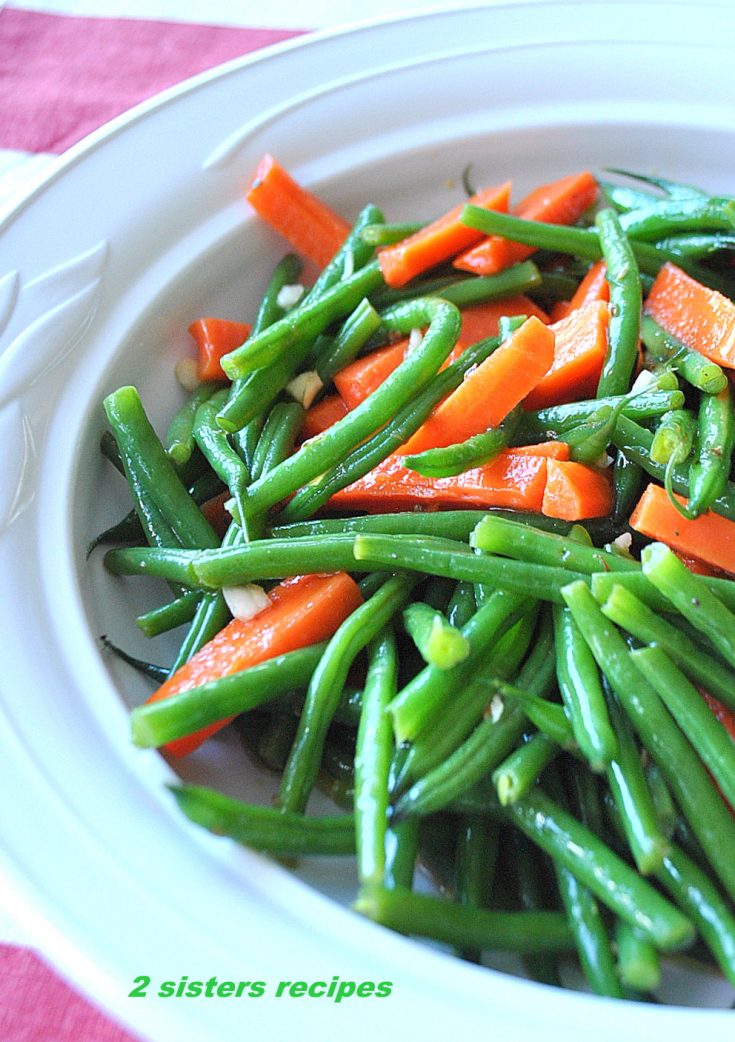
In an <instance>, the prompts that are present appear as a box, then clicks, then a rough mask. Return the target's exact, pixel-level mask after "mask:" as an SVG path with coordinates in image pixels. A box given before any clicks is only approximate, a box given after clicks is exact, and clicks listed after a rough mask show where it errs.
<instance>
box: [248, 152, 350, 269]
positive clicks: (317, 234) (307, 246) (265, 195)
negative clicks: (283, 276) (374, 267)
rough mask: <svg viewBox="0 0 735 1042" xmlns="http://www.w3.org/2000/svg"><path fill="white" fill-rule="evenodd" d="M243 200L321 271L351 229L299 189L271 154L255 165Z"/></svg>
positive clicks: (320, 203) (313, 196) (320, 201)
mask: <svg viewBox="0 0 735 1042" xmlns="http://www.w3.org/2000/svg"><path fill="white" fill-rule="evenodd" d="M245 198H246V199H247V201H248V202H249V203H250V205H251V206H252V207H253V209H254V210H255V212H256V213H257V214H258V215H259V216H260V217H262V218H263V220H264V221H267V222H268V224H269V225H270V226H271V228H273V229H274V230H275V231H277V232H278V233H279V234H280V235H282V236H283V237H284V238H285V239H288V241H289V242H290V243H291V245H292V246H293V248H294V249H295V250H296V251H297V252H298V253H303V254H304V255H305V256H306V257H308V258H309V259H310V260H313V261H314V263H315V264H318V265H319V267H320V268H323V267H324V266H325V265H326V264H328V263H329V261H330V260H331V259H332V257H333V256H334V254H335V253H336V252H337V250H338V249H339V247H340V246H341V245H342V243H343V242H344V241H345V239H346V238H347V233H348V232H349V230H350V226H349V224H348V223H347V221H345V220H344V218H343V217H340V216H339V214H336V213H335V212H334V210H332V209H331V208H330V207H329V206H327V204H326V203H324V202H322V200H321V199H319V198H318V197H317V196H315V195H314V194H313V193H312V192H309V191H308V190H307V189H306V188H302V186H301V185H300V184H298V182H296V181H294V179H293V178H292V177H291V175H290V174H289V173H287V172H286V170H284V168H283V167H282V166H281V164H280V163H279V162H278V161H277V160H276V159H274V158H273V156H271V155H265V156H263V158H262V159H261V161H260V163H258V166H257V168H256V170H255V174H254V175H253V179H252V181H251V182H250V187H249V188H248V190H247V192H246V193H245Z"/></svg>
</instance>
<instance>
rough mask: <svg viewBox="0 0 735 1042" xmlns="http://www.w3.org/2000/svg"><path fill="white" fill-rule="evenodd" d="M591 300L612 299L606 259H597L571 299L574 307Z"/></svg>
mask: <svg viewBox="0 0 735 1042" xmlns="http://www.w3.org/2000/svg"><path fill="white" fill-rule="evenodd" d="M591 300H604V301H605V302H606V303H607V301H609V300H610V286H609V285H608V281H607V267H606V265H605V262H604V261H596V262H595V263H594V264H593V265H592V267H591V268H590V270H589V271H588V272H587V274H586V275H585V277H584V278H583V279H582V281H581V282H580V284H579V285H578V286H577V292H576V293H575V294H574V296H573V297H572V299H571V300H570V301H569V303H570V304H571V306H572V308H581V307H582V306H583V305H584V304H589V302H590V301H591Z"/></svg>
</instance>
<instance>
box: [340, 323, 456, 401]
mask: <svg viewBox="0 0 735 1042" xmlns="http://www.w3.org/2000/svg"><path fill="white" fill-rule="evenodd" d="M408 343H409V341H408V340H407V339H403V340H399V341H398V343H396V344H389V345H388V347H381V348H379V349H378V350H377V351H373V352H372V353H371V354H369V355H365V356H364V358H356V359H355V361H354V362H350V364H349V365H346V366H345V367H344V369H342V370H340V372H339V373H337V374H336V375H335V377H334V386H335V387H336V388H337V390H338V391H339V393H340V395H341V397H342V400H343V401H344V403H345V405H346V406H347V407H348V409H354V408H355V407H356V406H357V405H359V404H360V402H362V401H364V399H365V398H367V396H368V395H369V394H372V393H373V391H375V390H376V389H377V388H378V387H380V385H381V384H382V382H383V380H386V379H387V378H388V377H389V376H390V374H391V373H392V372H393V370H394V369H397V368H398V366H399V365H400V364H401V362H402V361H403V359H404V358H405V357H406V349H407V348H408ZM464 348H465V345H464V343H463V342H462V341H458V342H457V343H456V344H455V345H454V347H453V348H452V350H451V352H450V354H449V357H448V358H447V360H446V361H445V362H444V365H442V366H441V368H442V369H444V368H446V366H448V365H451V364H452V362H456V360H457V359H458V358H459V356H460V355H461V354H462V352H463V351H464Z"/></svg>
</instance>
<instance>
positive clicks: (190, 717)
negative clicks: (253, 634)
mask: <svg viewBox="0 0 735 1042" xmlns="http://www.w3.org/2000/svg"><path fill="white" fill-rule="evenodd" d="M324 648H325V644H323V643H322V644H312V645H310V646H309V647H306V648H301V649H299V650H298V651H290V652H288V653H287V654H285V655H277V656H276V657H275V658H272V659H268V660H267V661H266V662H262V663H259V664H258V665H255V666H250V667H249V668H248V669H245V670H242V671H240V672H239V673H232V674H231V675H229V676H225V677H221V678H219V679H218V680H210V681H209V682H208V683H206V684H201V685H200V686H199V687H195V688H191V689H190V690H188V691H181V692H180V693H179V694H178V695H177V696H176V698H164V699H161V700H160V701H158V702H147V703H146V704H145V705H141V706H136V707H135V709H133V712H132V714H131V718H130V727H131V733H132V738H133V742H134V743H135V744H136V745H138V746H140V747H141V748H145V749H151V748H156V747H158V746H161V745H166V744H167V743H168V742H172V741H174V740H176V739H177V738H184V737H186V736H187V735H190V734H194V733H195V732H196V731H200V730H201V729H202V728H203V727H207V726H209V724H213V723H217V722H218V721H220V720H225V719H226V718H227V717H230V716H236V715H238V714H239V713H246V712H248V710H250V709H255V708H256V707H257V706H260V705H263V704H264V703H266V702H270V701H271V700H273V699H275V698H278V697H279V696H281V695H284V694H286V693H287V692H288V691H292V690H293V689H294V688H299V687H304V688H305V687H306V686H307V685H308V683H309V680H310V678H311V676H312V674H313V672H314V670H315V669H316V667H317V664H318V663H319V660H320V658H321V656H322V654H323V652H324Z"/></svg>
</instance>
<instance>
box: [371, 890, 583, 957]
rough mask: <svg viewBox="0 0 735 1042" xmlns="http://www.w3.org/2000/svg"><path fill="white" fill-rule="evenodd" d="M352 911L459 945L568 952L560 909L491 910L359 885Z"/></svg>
mask: <svg viewBox="0 0 735 1042" xmlns="http://www.w3.org/2000/svg"><path fill="white" fill-rule="evenodd" d="M353 907H354V909H355V911H357V912H360V913H361V914H362V915H365V916H367V917H368V918H369V919H372V920H373V921H374V922H377V923H381V924H382V925H383V926H389V927H390V928H391V929H393V930H398V931H399V932H401V933H408V934H414V935H418V936H421V937H431V938H433V939H434V940H437V941H444V942H445V943H446V944H453V945H455V946H458V947H470V948H479V949H480V950H484V949H492V950H507V951H515V952H547V951H566V950H568V949H569V947H570V946H571V943H572V942H571V936H570V931H569V927H568V926H567V923H566V920H565V918H564V916H563V915H561V914H560V913H559V912H546V911H542V912H490V911H487V910H486V909H484V908H474V907H472V906H470V905H458V904H452V903H451V902H449V901H446V900H442V899H441V898H438V897H428V896H426V895H425V894H415V893H413V892H412V891H410V890H404V889H402V888H396V889H394V890H387V889H385V888H384V887H369V888H363V889H362V890H361V891H360V894H359V896H358V898H357V901H356V902H355V904H354V906H353Z"/></svg>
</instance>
